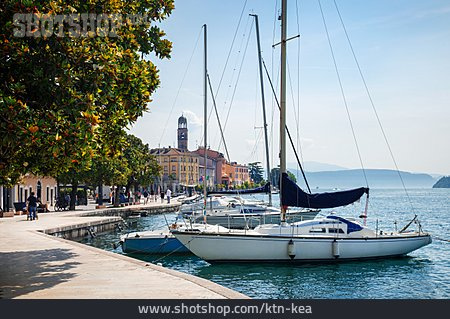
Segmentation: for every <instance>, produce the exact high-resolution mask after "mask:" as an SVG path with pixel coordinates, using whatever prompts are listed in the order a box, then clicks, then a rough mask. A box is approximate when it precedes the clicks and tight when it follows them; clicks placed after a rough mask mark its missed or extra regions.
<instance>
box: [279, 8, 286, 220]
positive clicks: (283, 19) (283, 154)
mask: <svg viewBox="0 0 450 319" xmlns="http://www.w3.org/2000/svg"><path fill="white" fill-rule="evenodd" d="M286 11H287V0H282V1H281V84H280V87H281V92H280V107H281V110H280V205H281V217H280V218H281V221H282V222H285V221H286V207H284V206H283V205H282V203H283V201H282V196H283V195H282V194H283V184H282V179H283V173H286V31H287V15H286Z"/></svg>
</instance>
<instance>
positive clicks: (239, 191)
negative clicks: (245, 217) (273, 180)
mask: <svg viewBox="0 0 450 319" xmlns="http://www.w3.org/2000/svg"><path fill="white" fill-rule="evenodd" d="M268 192H270V183H266V184H265V185H264V186H261V187H257V188H251V189H232V190H227V191H217V192H214V191H213V192H208V195H214V194H216V195H236V194H237V195H244V194H258V193H268Z"/></svg>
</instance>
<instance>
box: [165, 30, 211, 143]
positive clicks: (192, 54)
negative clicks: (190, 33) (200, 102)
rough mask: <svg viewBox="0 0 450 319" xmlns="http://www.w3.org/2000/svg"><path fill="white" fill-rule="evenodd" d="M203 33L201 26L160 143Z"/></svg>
mask: <svg viewBox="0 0 450 319" xmlns="http://www.w3.org/2000/svg"><path fill="white" fill-rule="evenodd" d="M201 34H202V28H200V31H199V33H198V36H197V40H196V41H195V45H194V49H193V50H192V53H191V57H190V58H189V61H188V64H187V66H186V70H185V71H184V74H183V77H182V78H181V83H180V86H179V87H178V90H177V94H176V95H175V99H174V101H173V104H172V107H171V108H170V113H169V116H168V117H167V120H166V124H165V125H164V128H163V131H162V134H161V137H160V139H159V143H158V145H161V142H162V139H163V137H164V134H165V133H166V128H167V125H168V124H169V121H170V118H171V117H172V113H173V109H174V108H175V104H176V103H177V101H178V96H179V95H180V91H181V88H182V86H183V83H184V80H185V78H186V75H187V73H188V70H189V67H190V65H191V62H192V58H193V57H194V53H195V50H196V49H197V46H198V41H199V40H200V36H201Z"/></svg>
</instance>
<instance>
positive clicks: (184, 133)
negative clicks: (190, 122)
mask: <svg viewBox="0 0 450 319" xmlns="http://www.w3.org/2000/svg"><path fill="white" fill-rule="evenodd" d="M177 132H178V148H179V149H182V150H187V149H188V129H187V119H186V118H185V117H184V116H183V115H181V116H180V117H179V118H178V130H177Z"/></svg>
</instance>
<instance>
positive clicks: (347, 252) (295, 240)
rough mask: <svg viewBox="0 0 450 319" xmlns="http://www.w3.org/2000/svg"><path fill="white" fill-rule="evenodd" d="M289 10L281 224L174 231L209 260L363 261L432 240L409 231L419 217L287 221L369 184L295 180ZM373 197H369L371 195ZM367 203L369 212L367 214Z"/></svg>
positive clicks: (342, 200)
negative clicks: (323, 188)
mask: <svg viewBox="0 0 450 319" xmlns="http://www.w3.org/2000/svg"><path fill="white" fill-rule="evenodd" d="M286 9H287V0H282V8H281V42H280V45H281V94H280V102H281V103H280V107H281V110H280V204H281V213H280V214H281V223H280V224H279V225H275V224H264V225H260V226H258V227H256V228H255V229H254V230H242V231H236V230H228V231H226V230H224V229H221V230H220V231H214V230H213V229H212V228H210V227H209V228H208V227H206V226H202V225H200V226H199V225H197V227H192V228H186V229H180V230H174V231H173V232H172V234H173V235H174V236H175V237H176V238H177V239H178V240H179V241H180V242H182V243H183V244H184V245H185V247H186V248H188V249H189V250H190V251H191V252H193V253H194V254H195V255H197V256H198V257H200V258H202V259H204V260H206V261H208V262H311V261H341V260H362V259H371V258H388V257H397V256H403V255H406V254H408V253H410V252H412V251H414V250H416V249H419V248H421V247H423V246H426V245H428V244H430V243H431V236H430V235H429V234H427V233H425V232H423V231H422V228H421V225H420V223H417V224H418V226H419V227H418V230H415V231H408V232H407V231H406V229H407V228H408V226H409V225H411V224H412V222H413V221H416V222H417V220H416V217H414V219H413V220H412V221H411V222H410V223H409V224H408V225H407V226H406V227H404V228H403V229H402V230H401V231H399V232H388V233H386V232H382V231H380V232H379V231H378V229H377V230H376V231H374V230H372V229H369V228H368V227H366V226H365V225H362V224H361V223H359V222H358V221H357V220H356V219H352V218H344V217H341V216H338V215H337V214H333V213H332V214H330V215H328V216H326V217H323V218H316V219H314V220H310V221H301V222H295V223H287V222H285V220H286V210H287V209H288V207H289V206H297V207H305V208H317V209H321V208H334V207H340V206H346V205H349V204H352V203H354V202H356V201H358V200H359V199H360V198H361V197H362V196H363V195H364V194H366V195H367V196H368V193H369V189H368V188H365V187H361V188H357V189H354V190H349V191H339V192H332V193H316V194H308V193H306V192H304V191H303V190H302V189H300V188H299V187H298V186H297V185H296V184H295V183H294V182H293V181H292V180H290V179H289V177H288V174H287V171H286V41H287V40H286V31H287V24H286ZM367 200H368V197H367ZM367 203H368V202H366V211H365V215H366V214H367V206H368V205H367Z"/></svg>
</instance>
